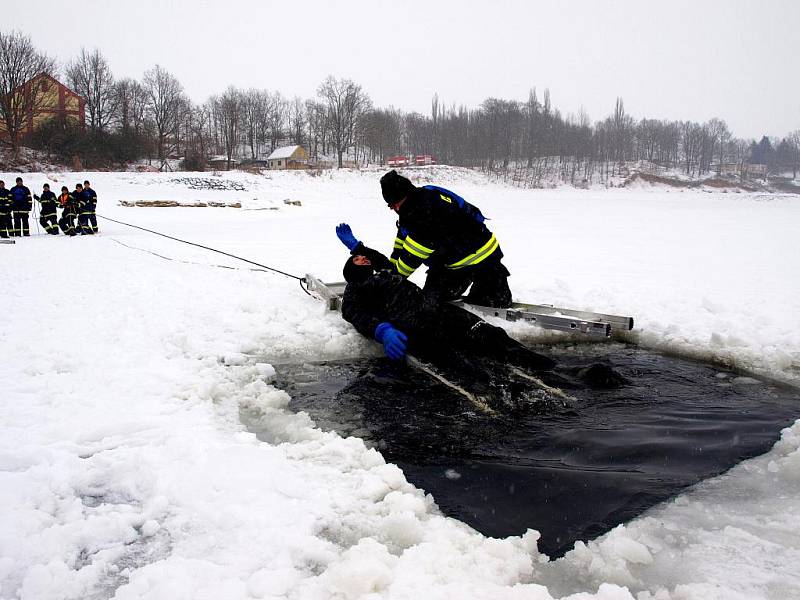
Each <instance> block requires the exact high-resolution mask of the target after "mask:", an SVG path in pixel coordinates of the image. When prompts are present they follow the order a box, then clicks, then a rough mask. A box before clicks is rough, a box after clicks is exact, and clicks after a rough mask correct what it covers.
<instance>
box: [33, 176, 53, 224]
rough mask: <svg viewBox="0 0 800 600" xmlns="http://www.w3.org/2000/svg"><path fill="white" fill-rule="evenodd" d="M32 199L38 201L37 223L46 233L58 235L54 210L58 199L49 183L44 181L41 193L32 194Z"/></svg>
mask: <svg viewBox="0 0 800 600" xmlns="http://www.w3.org/2000/svg"><path fill="white" fill-rule="evenodd" d="M33 199H34V200H36V201H38V202H39V207H40V211H39V223H40V224H41V225H42V227H44V229H45V231H47V233H49V234H51V235H58V212H57V211H56V206H57V205H58V199H57V198H56V195H55V194H54V193H53V192H51V191H50V184H49V183H45V184H44V185H43V186H42V195H41V196H37V195H36V194H34V196H33Z"/></svg>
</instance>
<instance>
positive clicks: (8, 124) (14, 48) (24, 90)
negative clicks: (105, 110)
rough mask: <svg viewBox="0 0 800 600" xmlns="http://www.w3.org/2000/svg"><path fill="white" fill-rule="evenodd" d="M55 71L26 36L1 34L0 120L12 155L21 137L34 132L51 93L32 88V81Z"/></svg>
mask: <svg viewBox="0 0 800 600" xmlns="http://www.w3.org/2000/svg"><path fill="white" fill-rule="evenodd" d="M55 68H56V66H55V61H54V60H53V59H52V58H50V57H49V56H47V55H46V54H43V53H41V52H39V51H38V50H37V49H36V48H35V47H34V45H33V42H31V38H30V37H29V36H27V35H24V34H22V33H20V32H18V31H12V32H11V33H3V32H1V31H0V118H2V120H3V124H4V125H5V129H6V132H7V133H8V139H9V141H10V143H11V147H12V149H13V150H14V154H15V155H16V154H17V153H18V152H19V143H20V139H21V137H22V135H23V134H25V133H26V132H27V131H29V130H31V129H32V128H33V125H34V123H33V120H35V119H36V115H37V113H38V112H39V109H40V108H41V107H42V105H43V104H44V102H45V101H46V100H47V98H48V94H49V93H52V92H51V91H50V90H48V89H47V88H46V86H39V85H31V80H32V79H33V78H34V77H36V76H37V75H40V74H42V73H45V74H48V75H50V74H52V73H53V72H54V71H55Z"/></svg>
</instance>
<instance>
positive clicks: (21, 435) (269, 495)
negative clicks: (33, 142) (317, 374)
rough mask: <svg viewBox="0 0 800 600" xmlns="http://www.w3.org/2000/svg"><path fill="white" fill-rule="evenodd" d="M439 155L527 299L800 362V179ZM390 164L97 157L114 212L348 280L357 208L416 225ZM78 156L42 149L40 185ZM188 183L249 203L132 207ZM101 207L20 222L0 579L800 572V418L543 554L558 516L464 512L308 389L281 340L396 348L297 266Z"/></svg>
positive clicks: (402, 585)
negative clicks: (109, 165)
mask: <svg viewBox="0 0 800 600" xmlns="http://www.w3.org/2000/svg"><path fill="white" fill-rule="evenodd" d="M432 173H434V174H435V175H436V176H437V179H436V180H435V181H431V182H435V183H442V184H444V185H445V186H452V187H453V188H454V189H455V190H457V191H458V192H459V193H461V194H462V195H464V196H465V197H466V198H468V199H469V200H470V201H474V202H475V203H476V204H478V205H479V206H480V207H481V208H482V209H483V211H484V213H485V214H487V216H489V217H490V218H491V219H492V220H491V221H490V224H491V226H492V228H493V230H494V231H495V232H496V233H497V234H498V237H499V238H500V239H501V243H502V246H503V249H504V252H505V254H506V257H507V258H506V262H507V264H508V266H509V269H510V270H511V271H512V274H513V276H512V279H511V284H512V289H513V290H514V292H515V295H516V296H517V297H518V298H520V299H524V300H526V301H531V302H549V303H553V304H561V305H566V306H571V307H574V308H590V309H595V310H601V311H603V312H617V313H625V314H631V315H633V316H635V317H636V319H637V332H636V334H635V337H636V338H637V339H638V340H639V341H640V342H642V343H644V344H647V345H651V346H657V347H660V348H663V349H668V350H671V351H675V352H680V353H683V354H694V355H697V356H703V357H706V358H713V359H718V360H728V361H732V362H735V363H736V364H739V365H743V366H748V367H752V368H755V369H758V370H760V371H761V372H764V373H769V374H772V375H774V376H780V377H783V378H788V379H792V378H795V379H796V378H797V368H798V363H799V362H800V360H798V358H800V339H798V337H797V335H796V328H793V327H792V319H793V317H794V315H796V314H797V313H798V309H800V305H799V303H800V300H799V298H800V294H798V291H800V290H798V287H800V285H798V278H797V275H796V273H798V272H800V264H798V263H800V256H798V254H797V252H796V242H795V240H794V238H795V232H794V231H793V227H794V224H795V223H796V222H797V217H798V206H797V203H796V202H795V201H792V200H790V199H787V198H781V197H774V198H773V197H769V198H768V197H761V196H748V195H737V196H736V197H732V196H731V195H723V194H716V195H714V194H698V193H695V192H686V193H671V194H662V193H657V192H652V191H651V192H647V193H644V192H642V193H639V192H632V191H630V190H627V191H625V190H619V191H616V190H614V191H608V192H603V193H597V192H590V191H587V192H576V191H574V190H570V191H566V190H555V191H550V192H541V191H522V190H513V189H508V188H505V187H502V186H499V185H497V184H492V183H488V182H486V181H485V180H482V179H481V177H480V176H479V175H477V174H474V173H471V172H467V173H465V172H463V171H459V170H455V169H446V168H443V167H439V168H438V169H436V170H435V171H432ZM378 174H379V172H377V171H374V172H350V171H344V172H338V173H336V172H331V173H325V174H323V175H320V176H318V177H312V176H309V175H308V174H306V173H270V174H269V175H268V176H267V177H261V176H257V175H248V174H240V173H236V174H225V175H224V176H223V177H222V178H221V179H225V180H230V181H234V182H236V183H237V185H236V186H228V188H227V189H223V190H195V189H191V188H190V186H188V185H187V184H186V183H185V182H183V181H180V179H181V178H182V177H184V175H185V174H152V173H141V174H133V173H91V174H88V175H86V177H87V178H88V179H90V180H92V182H93V184H94V187H95V189H96V190H97V192H98V195H99V198H100V204H99V206H98V212H99V213H100V214H102V215H106V216H108V217H111V218H114V219H118V220H122V221H126V222H130V223H135V224H137V225H140V226H143V227H148V228H151V229H156V230H159V231H163V232H164V233H168V234H170V235H174V236H178V237H183V238H185V239H189V240H192V241H195V242H200V243H203V244H206V245H209V246H212V247H215V248H219V249H221V250H224V251H226V252H231V253H235V254H239V255H242V256H245V257H247V258H249V259H251V260H255V261H257V262H261V263H263V264H267V265H270V266H274V267H277V268H279V269H281V270H283V271H285V272H287V273H289V274H290V275H299V276H302V275H303V274H305V273H306V272H307V271H311V272H313V273H315V274H317V275H319V276H321V277H322V278H323V279H326V280H336V279H339V278H340V268H341V264H342V263H343V261H344V258H345V256H346V251H345V250H343V249H342V247H341V246H340V244H339V242H338V240H336V238H335V236H334V235H333V226H334V225H335V224H336V223H338V222H340V221H344V220H346V221H349V222H350V223H351V225H352V226H353V229H354V231H355V233H356V235H357V236H359V237H360V238H361V239H362V240H363V241H365V242H366V243H367V244H369V245H373V246H376V247H379V248H386V247H388V244H389V242H390V241H391V239H392V238H393V237H394V221H395V219H394V217H393V215H392V214H391V213H389V211H387V209H386V207H385V205H384V204H383V203H382V201H381V200H380V199H379V188H378V185H377V177H378ZM419 174H420V176H421V175H422V174H424V171H419ZM4 175H5V176H4V177H2V178H3V179H5V180H6V181H8V180H9V179H11V180H13V177H12V176H13V175H14V174H4ZM186 176H187V177H188V175H186ZM192 176H194V175H192ZM83 178H84V177H83V175H81V176H80V177H76V176H75V175H72V174H68V175H65V174H59V173H50V174H43V175H39V174H27V175H25V179H26V183H27V184H28V185H29V186H30V187H31V189H32V190H34V191H39V190H40V189H41V184H42V183H44V182H45V181H49V182H50V183H51V186H52V185H53V184H54V183H56V184H58V185H59V187H60V185H61V184H62V182H64V181H72V180H73V179H74V180H76V181H77V180H78V179H83ZM73 183H74V182H73ZM67 185H69V186H70V187H72V185H73V184H71V183H67ZM170 199H174V200H179V201H182V202H190V201H206V200H213V201H222V202H226V203H233V202H241V204H242V206H243V208H241V209H234V208H191V209H190V208H163V209H155V208H123V207H120V206H117V205H116V201H119V200H126V201H131V200H170ZM287 199H289V200H292V201H299V202H300V205H299V206H297V205H294V204H285V203H284V200H287ZM100 227H101V232H102V233H101V235H100V236H98V237H96V238H74V239H67V238H64V237H62V236H59V237H51V236H44V235H41V236H36V235H34V236H32V237H31V238H26V239H22V240H19V241H18V243H17V244H16V245H14V246H10V245H0V256H1V257H2V265H3V266H2V268H0V286H2V289H3V290H4V292H3V294H2V296H0V311H2V314H4V315H5V316H6V317H5V318H4V319H3V320H2V321H0V342H1V343H2V349H1V352H2V354H1V355H2V356H3V357H4V360H3V361H0V379H1V380H2V381H3V382H4V392H3V394H2V399H1V400H0V410H2V414H3V420H2V425H0V427H1V428H2V435H0V506H1V507H2V511H0V598H22V599H31V598H36V599H56V598H58V599H61V598H110V597H113V598H120V599H129V598H152V599H154V598H170V599H175V598H187V599H189V598H192V599H196V598H214V599H218V598H408V597H411V596H421V597H425V598H454V597H458V598H526V599H530V598H533V599H540V598H541V599H549V598H556V597H568V598H571V599H572V600H577V599H579V598H580V599H582V600H583V599H588V598H603V599H606V600H612V599H622V598H625V599H629V598H634V597H636V598H637V600H649V599H651V598H657V599H658V600H664V599H667V598H673V599H676V600H677V599H679V598H680V599H684V598H714V597H719V598H723V597H725V598H737V597H742V598H744V597H748V598H756V597H765V598H766V597H768V598H784V597H791V596H792V595H798V594H800V592H799V591H798V590H800V587H798V586H799V585H800V583H799V582H798V581H797V575H796V568H795V566H794V565H796V564H797V559H798V557H797V555H796V553H797V550H796V549H795V544H794V542H793V540H794V539H795V538H796V537H797V535H798V533H800V532H798V529H800V527H798V521H799V519H798V517H797V515H798V514H800V511H798V508H799V506H798V501H797V500H796V498H797V491H798V487H799V485H798V476H799V475H800V463H798V456H800V453H798V445H799V444H798V439H800V425H795V427H794V428H790V429H787V430H786V431H785V432H784V434H783V438H782V440H781V442H779V443H778V444H777V445H776V447H775V448H774V449H773V451H772V452H770V453H769V454H767V455H765V456H763V457H760V458H757V459H754V460H752V461H748V462H747V463H744V464H742V465H740V466H739V467H737V468H736V469H734V470H733V471H731V472H730V473H729V474H727V475H725V476H723V477H720V478H717V479H715V480H712V481H709V482H706V483H705V484H703V485H701V486H698V488H697V489H695V490H693V491H692V492H690V493H688V494H685V495H684V496H682V497H680V498H678V499H676V500H675V501H674V502H671V503H668V504H667V505H664V506H661V507H658V508H656V509H655V510H653V511H650V512H649V513H647V514H646V515H645V516H643V517H642V518H640V519H636V520H635V521H633V522H631V523H629V524H627V525H625V526H623V527H620V528H618V529H616V530H614V531H613V532H610V533H609V534H608V535H606V536H604V537H603V538H601V539H599V540H595V541H593V542H590V543H588V544H578V545H577V546H576V548H575V550H574V551H572V552H571V553H569V554H568V555H567V556H565V557H564V558H563V559H560V560H558V561H554V562H549V561H548V560H547V558H546V557H544V556H542V555H540V554H539V553H538V552H537V550H536V540H537V538H538V534H537V533H536V532H533V531H530V532H528V533H527V534H526V535H524V536H521V537H516V538H509V539H504V540H494V539H487V538H485V537H483V536H481V535H480V534H478V533H476V532H474V531H472V530H471V529H469V528H468V527H466V526H464V525H463V524H461V523H459V522H456V521H454V520H452V519H448V518H444V517H442V516H441V515H440V514H439V513H438V511H437V509H436V506H435V499H433V498H431V497H430V496H426V495H425V494H424V492H423V491H421V490H418V489H416V488H414V487H413V486H411V485H410V484H409V483H408V482H407V481H406V480H405V477H404V476H403V474H402V472H401V471H400V470H399V469H398V468H397V467H395V466H394V465H390V464H386V463H385V461H384V460H383V458H382V456H381V455H380V454H379V453H377V452H376V451H375V450H371V449H368V448H367V447H365V445H364V444H363V443H362V442H361V441H360V440H358V439H355V438H347V439H343V438H341V437H339V436H337V435H335V434H332V433H323V432H321V431H320V430H318V429H316V428H315V426H314V423H313V422H312V421H311V420H310V419H309V417H308V416H307V415H305V414H303V413H300V414H295V413H293V412H292V411H290V410H289V409H288V408H287V405H288V403H289V401H290V398H288V396H287V395H286V394H285V393H284V392H282V391H280V390H278V389H276V388H275V387H274V386H272V385H271V381H272V379H271V378H272V376H273V375H274V369H273V367H272V366H271V365H272V364H277V363H278V362H280V361H286V360H291V361H298V360H320V359H334V358H346V357H352V356H359V355H364V354H368V353H376V352H377V348H376V345H375V344H373V343H371V342H369V341H366V340H364V339H362V338H360V336H358V335H357V334H355V333H354V332H353V331H352V329H351V328H350V327H349V326H347V325H346V324H345V323H344V322H342V321H341V319H340V318H339V317H338V316H337V315H335V314H326V313H325V312H324V311H323V310H322V307H321V305H320V303H318V302H317V301H315V300H314V299H312V298H310V297H308V296H307V295H305V294H304V293H303V291H302V290H301V289H300V286H299V285H298V283H297V282H296V281H292V280H291V279H290V278H287V277H284V276H282V275H278V274H275V273H263V272H258V271H252V270H250V267H249V266H248V265H246V264H243V263H240V262H237V261H235V260H233V259H230V258H228V257H224V256H220V255H216V254H212V253H208V252H207V251H204V250H201V249H199V248H194V247H191V246H185V245H181V244H177V243H176V242H173V241H171V240H167V239H164V238H159V237H156V236H152V235H151V234H147V233H145V232H143V231H140V230H135V229H130V228H127V227H125V226H122V225H118V224H116V223H113V222H109V221H103V220H102V219H101V220H100ZM34 231H35V226H34ZM230 267H235V268H230ZM421 277H422V274H417V275H415V279H417V280H418V281H421ZM512 331H513V333H515V334H517V335H523V336H526V337H529V338H538V339H552V338H553V334H552V333H545V332H537V331H536V330H530V329H527V330H525V329H522V328H514V329H513V330H512ZM240 411H247V412H248V414H249V415H250V416H251V417H253V418H256V419H258V420H259V421H260V423H261V425H263V427H264V429H265V430H266V431H269V433H270V437H271V439H270V441H269V443H264V442H260V441H258V440H256V439H255V437H254V436H253V435H252V434H249V433H247V432H245V431H244V430H243V427H242V425H241V423H240V419H239V416H240ZM634 594H635V595H634Z"/></svg>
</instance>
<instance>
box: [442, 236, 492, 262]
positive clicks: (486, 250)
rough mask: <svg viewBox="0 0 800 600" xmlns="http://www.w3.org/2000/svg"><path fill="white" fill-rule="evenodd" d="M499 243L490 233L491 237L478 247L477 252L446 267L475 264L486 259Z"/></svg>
mask: <svg viewBox="0 0 800 600" xmlns="http://www.w3.org/2000/svg"><path fill="white" fill-rule="evenodd" d="M499 245H500V244H499V243H498V241H497V238H496V237H495V236H494V234H492V237H490V238H489V241H488V242H486V243H485V244H484V245H483V246H481V247H480V248H478V250H477V252H473V253H472V254H470V255H469V256H465V257H464V258H462V259H461V260H459V261H458V262H454V263H452V264H449V265H447V268H448V269H463V268H464V267H469V266H471V265H476V264H478V263H479V262H481V261H482V260H484V259H486V258H487V257H489V256H491V254H492V253H493V252H494V251H495V250H497V248H498V247H499Z"/></svg>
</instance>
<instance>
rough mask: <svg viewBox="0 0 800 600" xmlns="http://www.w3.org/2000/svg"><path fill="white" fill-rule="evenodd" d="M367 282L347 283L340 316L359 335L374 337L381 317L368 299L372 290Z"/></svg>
mask: <svg viewBox="0 0 800 600" xmlns="http://www.w3.org/2000/svg"><path fill="white" fill-rule="evenodd" d="M365 256H366V255H365ZM384 258H385V257H384ZM369 284H370V281H366V282H364V283H350V284H348V285H347V287H346V288H345V290H344V297H343V298H342V318H344V320H345V321H347V322H348V323H350V324H351V325H353V327H355V328H356V331H358V332H359V333H360V334H361V335H363V336H365V337H368V338H370V339H375V329H376V328H377V327H378V325H379V324H380V323H381V322H382V319H380V318H379V314H378V311H376V310H375V309H374V303H373V302H371V301H370V299H371V297H372V292H371V290H370V285H369Z"/></svg>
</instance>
